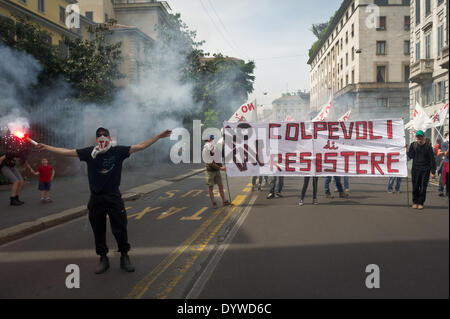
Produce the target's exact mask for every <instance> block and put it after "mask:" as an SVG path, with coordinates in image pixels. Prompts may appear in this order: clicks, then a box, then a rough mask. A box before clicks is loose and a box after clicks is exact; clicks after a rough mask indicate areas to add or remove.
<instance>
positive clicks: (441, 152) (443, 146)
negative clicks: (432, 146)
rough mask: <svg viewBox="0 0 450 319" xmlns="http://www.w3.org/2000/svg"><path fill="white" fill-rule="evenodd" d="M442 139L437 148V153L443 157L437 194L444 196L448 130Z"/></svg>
mask: <svg viewBox="0 0 450 319" xmlns="http://www.w3.org/2000/svg"><path fill="white" fill-rule="evenodd" d="M444 139H445V140H444V141H443V142H442V143H441V146H440V147H439V149H438V152H437V155H438V156H439V157H443V163H442V171H441V177H440V179H439V196H440V197H444V186H445V189H446V196H448V185H449V180H448V178H449V158H448V149H449V148H448V143H449V139H448V132H447V133H445V135H444Z"/></svg>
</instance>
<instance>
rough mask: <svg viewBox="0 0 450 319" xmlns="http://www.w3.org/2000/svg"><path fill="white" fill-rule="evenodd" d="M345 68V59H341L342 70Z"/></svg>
mask: <svg viewBox="0 0 450 319" xmlns="http://www.w3.org/2000/svg"><path fill="white" fill-rule="evenodd" d="M343 68H344V59H341V70H342V69H343Z"/></svg>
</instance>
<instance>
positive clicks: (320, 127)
mask: <svg viewBox="0 0 450 319" xmlns="http://www.w3.org/2000/svg"><path fill="white" fill-rule="evenodd" d="M327 127H328V125H327V123H324V122H314V139H317V133H318V132H321V131H326V130H327Z"/></svg>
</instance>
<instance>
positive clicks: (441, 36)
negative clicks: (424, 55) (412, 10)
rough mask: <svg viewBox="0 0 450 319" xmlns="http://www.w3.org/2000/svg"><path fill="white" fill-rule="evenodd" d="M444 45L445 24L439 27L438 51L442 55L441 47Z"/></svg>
mask: <svg viewBox="0 0 450 319" xmlns="http://www.w3.org/2000/svg"><path fill="white" fill-rule="evenodd" d="M443 47H444V25H443V24H442V25H440V26H439V27H438V52H437V55H438V56H441V49H442V48H443Z"/></svg>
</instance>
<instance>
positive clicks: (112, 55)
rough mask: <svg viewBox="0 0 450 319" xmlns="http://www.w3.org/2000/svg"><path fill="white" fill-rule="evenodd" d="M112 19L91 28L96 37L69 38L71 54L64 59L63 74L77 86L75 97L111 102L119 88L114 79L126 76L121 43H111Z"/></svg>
mask: <svg viewBox="0 0 450 319" xmlns="http://www.w3.org/2000/svg"><path fill="white" fill-rule="evenodd" d="M114 24H115V21H114V20H109V21H108V22H107V23H105V24H98V25H95V26H90V27H89V33H90V34H91V36H92V40H82V39H79V38H76V39H69V38H65V39H64V43H65V45H66V46H67V47H68V48H69V51H70V56H69V57H68V58H67V59H66V60H65V61H64V65H63V73H64V77H65V78H66V80H67V81H68V82H69V83H72V85H73V86H74V88H75V89H76V93H75V97H76V98H79V99H81V100H83V101H86V102H96V103H108V102H109V101H111V99H112V96H113V92H114V89H115V86H114V81H115V80H117V79H120V78H122V77H123V74H121V73H120V69H119V68H120V63H121V60H122V57H121V53H122V52H121V51H120V47H121V45H122V43H121V42H119V43H112V44H111V43H109V42H108V36H109V35H111V34H112V31H111V30H110V27H111V26H113V25H114Z"/></svg>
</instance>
